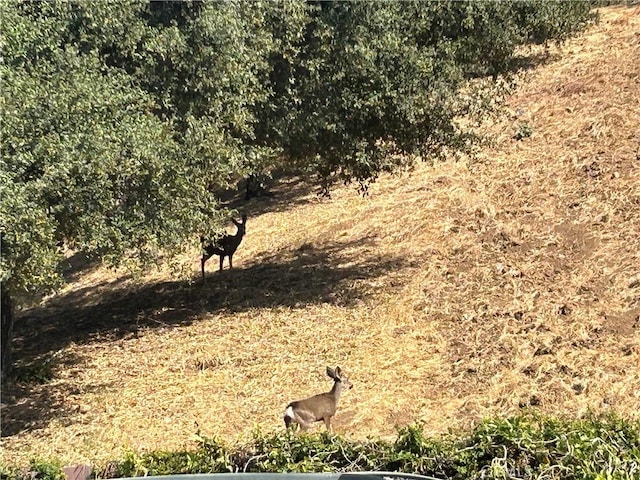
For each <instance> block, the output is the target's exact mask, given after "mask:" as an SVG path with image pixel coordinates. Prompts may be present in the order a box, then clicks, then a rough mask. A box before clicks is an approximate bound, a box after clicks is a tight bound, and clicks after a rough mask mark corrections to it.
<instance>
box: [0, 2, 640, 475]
mask: <svg viewBox="0 0 640 480" xmlns="http://www.w3.org/2000/svg"><path fill="white" fill-rule="evenodd" d="M601 13H602V18H601V22H600V23H599V24H598V25H596V26H594V27H593V28H591V29H590V30H589V31H588V32H587V33H586V34H585V35H583V36H581V37H579V38H577V39H573V40H571V41H569V42H568V43H566V44H565V45H564V46H563V47H562V48H560V49H553V48H552V49H551V55H550V58H549V59H548V61H546V62H544V63H542V64H541V65H539V66H537V67H536V68H534V69H531V70H528V71H527V72H526V73H525V74H523V76H522V79H521V83H520V87H519V88H518V89H517V91H516V92H515V93H514V94H513V95H512V96H511V97H510V98H509V99H508V101H507V111H506V114H505V115H504V116H502V117H501V118H500V119H498V120H496V121H495V122H494V123H491V122H490V121H488V122H487V125H486V128H487V130H488V131H489V132H491V133H492V135H493V136H494V138H495V142H494V144H493V145H492V146H491V147H487V148H485V149H484V150H483V151H482V152H481V154H480V155H479V157H478V158H477V159H475V160H474V161H468V162H467V161H459V162H455V161H453V160H451V161H448V162H445V163H442V164H437V165H433V166H429V165H419V166H418V167H417V168H416V169H415V170H414V171H413V172H411V173H406V174H403V175H398V176H390V177H383V178H381V179H380V180H379V182H378V183H377V184H375V185H374V186H373V187H372V189H371V192H370V194H369V195H368V196H367V197H361V196H359V195H358V194H357V192H356V191H355V189H354V188H352V187H345V188H340V189H337V190H336V191H335V192H334V194H333V197H332V199H331V200H325V199H319V198H317V196H316V195H315V194H314V192H313V191H311V190H309V189H307V188H306V187H305V186H304V185H302V184H301V183H299V182H298V181H297V180H296V179H289V180H283V181H282V182H281V183H280V184H279V185H277V186H276V187H275V188H274V192H275V193H276V195H275V196H274V197H272V198H269V199H254V200H251V201H249V202H247V203H245V204H243V206H242V208H243V209H245V210H246V211H247V213H248V214H249V220H248V224H247V235H246V237H245V239H244V241H243V243H242V245H241V246H240V248H239V250H238V252H237V254H236V256H235V257H234V266H235V267H236V268H235V269H234V270H233V271H224V272H222V273H218V272H216V271H215V270H216V269H217V267H216V260H215V259H213V260H211V261H210V262H209V263H208V265H207V267H208V273H209V275H208V281H207V285H206V286H204V287H203V286H202V285H200V283H199V282H198V280H199V278H198V275H199V259H198V256H197V253H196V252H194V254H193V256H192V259H193V263H192V277H193V279H194V280H195V282H194V283H190V282H188V281H183V280H176V279H175V278H173V277H171V276H170V275H169V274H168V273H167V272H156V273H154V274H151V275H149V276H148V277H146V278H144V279H142V280H141V279H134V278H130V277H126V276H122V275H120V274H118V273H117V272H112V271H108V270H105V269H101V268H97V267H96V266H95V265H92V264H91V263H90V262H85V263H83V264H82V265H81V266H80V267H78V268H74V269H71V270H70V274H69V279H70V281H69V284H68V285H67V287H66V288H65V289H64V290H63V291H62V292H60V294H58V295H56V296H55V297H53V298H51V299H49V300H48V301H47V302H44V303H43V304H42V305H41V306H38V307H36V308H32V309H29V310H26V311H23V312H21V313H20V318H19V321H18V323H19V326H18V331H17V342H16V358H18V359H20V358H21V359H22V368H23V369H25V368H26V367H29V368H30V369H31V371H32V372H33V371H34V369H35V368H36V367H37V366H39V365H43V363H45V362H49V363H50V365H51V368H52V369H53V379H52V380H51V381H50V382H48V383H45V384H42V385H35V386H33V385H32V386H28V387H27V386H21V387H20V386H18V387H12V388H10V389H5V390H4V391H3V393H2V395H3V397H2V403H3V408H2V435H3V438H2V444H3V445H2V462H5V463H10V464H25V463H27V461H28V459H29V458H31V457H38V458H51V457H57V458H60V459H61V460H62V461H63V462H83V461H90V462H93V463H101V462H105V461H107V460H108V459H111V458H114V457H118V456H120V455H121V454H122V452H123V450H124V449H127V448H133V449H171V448H177V447H180V446H183V445H185V444H187V443H188V442H189V441H190V438H191V435H192V434H193V433H195V431H196V430H197V429H200V431H201V432H202V433H203V434H206V435H209V436H211V435H217V436H220V437H222V438H224V439H226V440H228V441H230V442H232V441H234V440H236V439H238V438H243V437H247V436H249V435H251V433H252V432H253V431H255V429H256V428H260V429H262V430H272V429H279V428H283V423H282V412H283V410H284V407H285V406H286V404H287V403H288V402H289V401H290V400H294V399H296V398H300V397H303V396H306V395H309V394H312V393H316V392H319V391H322V390H323V389H326V388H328V387H330V381H329V379H328V378H327V377H325V376H324V369H325V366H326V365H332V366H335V365H340V366H341V367H342V368H343V369H344V370H345V372H346V373H347V374H348V376H349V378H350V380H351V381H352V382H353V383H354V389H352V390H351V391H349V392H348V393H346V394H345V396H344V398H343V400H342V404H341V407H340V409H339V411H338V414H337V416H336V418H335V428H336V430H337V431H338V432H340V433H343V434H345V435H347V436H350V437H354V438H364V437H366V436H382V437H388V436H392V435H393V434H394V433H395V430H396V426H398V425H405V424H408V423H411V422H416V421H419V422H424V424H425V426H426V430H427V431H428V432H430V433H433V434H437V433H439V432H444V431H447V430H448V429H459V428H466V427H468V426H470V425H473V424H474V423H476V422H477V421H478V420H479V419H480V418H483V417H486V416H493V415H500V416H504V415H511V414H514V413H516V412H518V411H519V410H520V409H521V408H529V407H530V408H535V409H536V410H539V411H541V412H544V413H548V414H554V415H555V414H562V415H572V416H573V415H580V414H584V413H586V412H587V411H589V410H591V411H596V412H600V411H608V410H611V409H613V410H615V411H617V412H619V413H621V414H623V415H627V416H634V415H636V416H637V415H638V406H639V405H640V368H638V365H640V129H639V126H640V77H639V70H638V65H639V64H640V36H639V35H638V33H637V32H640V7H637V6H636V7H616V8H607V9H603V10H602V12H601ZM518 131H520V132H521V133H526V135H524V138H522V139H520V140H517V139H516V138H514V136H515V135H516V133H517V132H518ZM529 134H530V135H529ZM42 371H43V372H45V373H46V368H42ZM35 373H37V372H35Z"/></svg>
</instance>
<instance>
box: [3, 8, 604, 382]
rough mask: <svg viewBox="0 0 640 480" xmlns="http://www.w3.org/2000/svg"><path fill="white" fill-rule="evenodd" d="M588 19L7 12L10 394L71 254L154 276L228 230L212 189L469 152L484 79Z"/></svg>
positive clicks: (6, 353)
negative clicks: (19, 316)
mask: <svg viewBox="0 0 640 480" xmlns="http://www.w3.org/2000/svg"><path fill="white" fill-rule="evenodd" d="M589 8H590V6H589V4H588V3H586V2H567V3H565V2H562V3H560V2H558V3H546V2H545V3H540V2H534V1H530V2H519V3H513V4H512V3H502V2H487V3H477V2H472V3H458V2H452V3H442V2H435V3H425V2H402V3H399V2H398V3H395V2H393V3H392V2H389V3H385V4H383V5H380V4H373V3H365V2H356V3H349V2H335V3H330V2H300V1H287V2H278V3H272V2H264V3H258V4H256V3H254V2H242V1H238V2H148V3H143V2H137V1H130V0H119V1H113V2H107V3H95V2H91V3H86V2H44V3H43V2H37V1H22V0H11V1H7V2H2V5H1V6H0V16H1V17H2V29H3V63H2V66H1V67H0V68H1V71H0V74H1V76H2V79H3V88H2V96H1V98H0V101H1V102H2V109H3V112H4V115H3V121H2V125H1V128H2V132H1V133H2V164H1V168H0V183H1V184H2V192H1V194H2V198H3V202H2V210H1V222H2V224H1V234H2V238H1V241H2V263H1V268H2V270H1V272H2V273H1V280H2V307H3V308H2V376H3V378H4V377H5V376H6V374H7V372H8V369H9V367H10V366H11V356H10V354H11V338H12V332H13V322H14V318H13V314H12V312H13V310H14V308H15V307H19V306H20V305H24V304H26V303H28V302H29V301H30V300H31V299H33V298H34V297H37V296H38V295H42V294H46V293H49V292H51V291H55V289H56V288H58V287H59V286H60V285H61V282H62V277H61V269H60V262H61V260H62V254H63V248H62V247H63V246H65V247H68V248H70V249H73V250H75V251H82V252H85V253H87V254H90V255H95V256H98V257H100V258H101V259H103V260H104V261H106V262H107V263H108V264H111V265H127V266H129V267H132V268H133V267H136V266H138V267H139V266H143V265H148V264H150V263H154V262H159V261H162V260H166V258H171V257H172V256H175V255H176V254H178V253H179V252H183V251H184V250H185V248H187V247H188V246H190V245H191V246H193V245H195V243H196V242H197V238H199V235H200V234H205V235H208V234H209V233H211V232H213V231H215V230H216V229H217V230H219V229H220V227H221V225H222V221H223V219H224V217H225V215H226V212H225V211H223V209H221V208H220V206H219V204H218V201H217V199H216V198H215V196H214V195H212V190H215V189H216V188H220V187H224V186H228V185H230V184H231V183H233V182H234V181H236V180H237V179H238V178H239V177H241V176H244V175H247V174H253V173H262V172H264V171H265V170H267V171H268V170H269V168H272V167H273V166H274V165H276V164H277V165H281V166H285V167H287V168H298V169H302V170H303V171H306V172H308V173H309V174H310V175H313V176H316V177H317V178H319V179H320V182H321V185H322V189H323V191H324V192H327V191H328V188H329V187H330V186H331V185H332V184H333V183H335V182H336V181H347V182H348V181H357V182H359V184H360V186H361V187H362V188H363V189H364V188H366V186H367V185H368V183H369V182H370V181H371V180H373V179H375V178H376V177H377V175H378V174H379V173H380V172H383V171H390V170H394V169H397V168H400V167H403V166H407V165H409V164H410V163H411V161H412V159H413V158H415V156H416V155H420V156H421V157H422V158H424V159H427V158H441V157H442V156H443V155H444V153H445V152H447V151H468V150H469V149H470V148H471V146H472V145H473V142H474V139H475V138H476V135H475V133H474V132H473V131H472V130H470V129H469V128H463V127H462V126H461V124H460V123H459V119H460V117H461V116H468V117H469V120H473V119H474V118H475V119H478V118H480V117H481V115H482V113H483V112H484V111H486V108H487V106H488V105H489V104H490V101H489V99H490V98H491V96H492V95H493V94H494V93H495V90H494V87H495V85H496V84H495V83H493V82H490V81H480V80H479V78H480V77H484V76H486V75H491V76H492V77H493V78H494V79H496V78H497V77H498V76H499V75H501V74H505V73H508V71H509V68H511V66H512V63H513V58H514V52H515V49H516V47H517V46H518V45H520V44H523V43H526V42H531V41H535V42H546V41H560V40H563V39H565V38H566V37H567V36H568V35H571V34H573V33H574V32H576V31H578V30H580V29H581V28H583V27H584V26H585V24H586V23H587V22H588V21H589V20H590V19H592V15H591V13H590V12H589ZM479 52H482V55H479V54H478V53H479ZM471 80H475V81H472V82H470V81H471ZM463 91H464V92H465V93H464V94H461V92H463ZM468 125H472V122H470V123H468Z"/></svg>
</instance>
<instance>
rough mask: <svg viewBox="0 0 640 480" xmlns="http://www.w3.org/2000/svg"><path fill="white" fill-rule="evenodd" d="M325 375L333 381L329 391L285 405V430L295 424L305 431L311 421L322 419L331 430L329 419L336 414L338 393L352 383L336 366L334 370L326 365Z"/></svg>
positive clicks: (347, 388) (350, 386)
mask: <svg viewBox="0 0 640 480" xmlns="http://www.w3.org/2000/svg"><path fill="white" fill-rule="evenodd" d="M327 375H328V376H329V378H332V379H333V382H334V383H333V388H332V389H331V390H330V391H328V392H325V393H320V394H318V395H314V396H312V397H308V398H305V399H303V400H296V401H295V402H291V403H290V404H289V405H287V408H286V410H285V412H284V424H285V427H286V428H287V430H288V429H289V428H290V427H291V426H292V425H294V424H295V425H297V426H298V427H300V430H301V431H305V430H307V429H308V428H309V427H310V426H311V424H312V423H313V422H320V421H323V420H324V425H325V427H326V428H327V431H329V432H330V431H331V419H332V418H333V416H334V415H335V414H336V410H337V408H338V400H340V395H341V394H342V391H343V390H349V389H351V388H352V387H353V384H352V383H351V382H350V381H349V379H348V378H347V377H346V376H345V375H344V373H342V370H341V369H340V367H336V369H335V370H334V369H333V368H331V367H327ZM295 425H294V427H293V428H295Z"/></svg>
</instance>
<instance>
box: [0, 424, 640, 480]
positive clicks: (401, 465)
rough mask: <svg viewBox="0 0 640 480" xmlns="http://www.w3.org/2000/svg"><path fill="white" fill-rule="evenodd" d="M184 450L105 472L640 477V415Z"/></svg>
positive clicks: (278, 438) (38, 474)
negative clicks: (636, 418) (456, 431)
mask: <svg viewBox="0 0 640 480" xmlns="http://www.w3.org/2000/svg"><path fill="white" fill-rule="evenodd" d="M196 437H197V440H196V446H195V448H193V449H191V450H183V451H177V452H149V453H138V452H131V453H129V454H128V455H127V456H126V458H124V459H123V460H120V461H115V462H110V463H109V465H108V466H107V467H106V468H104V469H97V470H96V472H95V474H96V478H105V474H108V475H107V476H121V477H131V476H147V475H169V474H185V473H191V474H194V473H221V472H263V473H264V472H301V473H306V472H353V471H394V472H395V471H398V472H407V473H419V474H423V475H431V476H434V477H436V478H447V479H451V480H455V479H460V480H472V479H480V478H486V479H506V478H519V479H546V480H552V479H575V478H585V479H587V478H590V479H620V480H623V479H631V478H638V477H639V476H640V422H638V421H625V420H623V419H621V418H618V417H616V416H614V415H609V416H605V417H593V416H592V417H588V418H585V419H582V420H562V419H553V418H542V417H540V416H536V415H533V414H523V415H520V416H518V417H514V418H509V419H503V420H485V421H484V422H482V423H480V424H479V425H478V426H477V427H476V428H475V429H474V430H473V431H472V432H471V433H470V434H465V435H453V434H449V435H447V436H445V437H442V438H428V437H426V436H425V434H424V432H423V429H422V427H421V426H420V425H412V426H408V427H405V428H403V429H401V430H400V431H399V432H398V435H397V438H396V439H395V441H392V442H390V441H380V440H378V441H373V440H369V441H352V440H347V439H345V438H344V437H340V436H333V435H330V434H327V433H323V434H311V435H307V434H304V435H299V436H298V435H295V434H292V433H290V432H282V433H274V434H268V435H260V434H257V435H256V436H255V437H254V439H253V441H252V442H251V443H249V444H247V445H241V446H236V447H232V448H229V447H227V446H225V445H223V444H222V443H220V442H218V441H216V440H215V439H211V438H205V437H201V436H200V435H197V436H196ZM7 476H8V477H9V478H15V479H20V478H32V479H33V478H37V479H39V480H59V478H62V476H61V469H60V466H59V464H57V463H47V462H33V463H32V465H31V467H30V469H29V472H23V473H20V472H18V471H13V472H7Z"/></svg>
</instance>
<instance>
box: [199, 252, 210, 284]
mask: <svg viewBox="0 0 640 480" xmlns="http://www.w3.org/2000/svg"><path fill="white" fill-rule="evenodd" d="M210 257H211V255H207V254H203V255H202V259H201V260H200V268H201V269H202V283H203V284H204V283H205V282H206V277H205V273H204V264H205V262H206V261H207V260H209V258H210Z"/></svg>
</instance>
